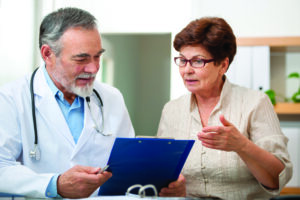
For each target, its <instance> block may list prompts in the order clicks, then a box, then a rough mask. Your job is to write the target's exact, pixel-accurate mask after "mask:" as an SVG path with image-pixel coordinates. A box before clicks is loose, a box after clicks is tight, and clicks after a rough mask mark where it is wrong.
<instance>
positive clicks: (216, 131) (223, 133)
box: [198, 115, 249, 152]
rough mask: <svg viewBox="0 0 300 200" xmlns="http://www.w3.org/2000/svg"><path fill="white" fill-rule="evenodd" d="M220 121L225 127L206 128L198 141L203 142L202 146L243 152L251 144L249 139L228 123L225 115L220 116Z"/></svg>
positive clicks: (199, 134) (199, 135)
mask: <svg viewBox="0 0 300 200" xmlns="http://www.w3.org/2000/svg"><path fill="white" fill-rule="evenodd" d="M220 121H221V123H222V124H223V126H209V127H204V128H203V129H202V132H200V133H198V139H199V140H200V141H201V142H202V145H203V146H205V147H208V148H212V149H219V150H224V151H235V152H239V151H241V150H242V148H243V147H245V146H246V145H247V143H248V142H249V140H248V138H246V137H245V136H244V135H242V134H241V133H240V132H239V131H238V130H237V128H236V127H235V126H234V125H233V124H231V123H230V122H229V121H227V120H226V119H225V117H224V115H221V116H220Z"/></svg>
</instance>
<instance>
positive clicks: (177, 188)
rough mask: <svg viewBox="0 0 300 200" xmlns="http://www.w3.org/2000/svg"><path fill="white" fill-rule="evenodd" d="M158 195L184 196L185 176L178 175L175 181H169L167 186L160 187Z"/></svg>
mask: <svg viewBox="0 0 300 200" xmlns="http://www.w3.org/2000/svg"><path fill="white" fill-rule="evenodd" d="M159 196H162V197H185V196H186V188H185V178H184V176H183V175H181V174H180V175H179V177H178V179H177V181H174V182H171V183H170V184H169V185H168V187H167V188H162V189H161V191H160V193H159Z"/></svg>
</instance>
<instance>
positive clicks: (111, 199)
mask: <svg viewBox="0 0 300 200" xmlns="http://www.w3.org/2000/svg"><path fill="white" fill-rule="evenodd" d="M46 199H48V200H50V199H51V198H30V197H1V196H0V200H46ZM134 199H141V200H150V199H157V200H213V199H212V198H189V197H186V198H184V197H170V198H167V197H157V198H155V197H153V198H151V197H147V198H135V197H130V196H105V197H90V198H85V199H82V200H134Z"/></svg>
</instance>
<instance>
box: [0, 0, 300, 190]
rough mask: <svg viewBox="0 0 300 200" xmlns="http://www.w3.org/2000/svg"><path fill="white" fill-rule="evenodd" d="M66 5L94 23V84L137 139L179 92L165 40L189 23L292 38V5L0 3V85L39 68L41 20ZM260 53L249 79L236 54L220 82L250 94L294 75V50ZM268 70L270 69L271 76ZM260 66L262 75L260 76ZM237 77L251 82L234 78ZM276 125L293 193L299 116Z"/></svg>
mask: <svg viewBox="0 0 300 200" xmlns="http://www.w3.org/2000/svg"><path fill="white" fill-rule="evenodd" d="M66 6H73V7H79V8H82V9H86V10H88V11H89V12H91V13H92V14H93V15H95V16H96V18H97V19H98V22H99V29H100V32H101V33H102V38H103V47H104V48H105V49H106V50H107V51H106V52H105V54H104V55H103V58H102V61H101V70H100V72H99V74H98V77H97V79H98V80H100V81H103V82H107V83H109V84H111V85H114V86H115V87H117V88H118V89H119V90H120V91H121V92H122V93H123V95H124V99H125V103H126V105H127V107H128V110H129V114H130V116H131V119H132V122H133V125H134V128H135V131H136V134H137V135H155V134H156V130H157V126H158V123H159V119H160V114H161V110H162V108H163V105H164V104H165V103H166V102H167V101H169V100H170V99H174V98H177V97H178V96H180V95H182V94H183V93H185V92H187V91H186V90H185V88H184V86H183V84H182V81H181V78H180V76H179V73H178V69H177V67H176V66H175V65H174V64H173V57H174V56H176V55H177V52H175V51H174V50H173V48H172V41H173V39H174V37H175V35H176V33H178V32H179V31H180V30H181V29H182V28H183V27H184V26H186V25H187V24H188V23H189V22H190V21H191V20H193V19H196V18H200V17H203V16H218V17H223V18H225V20H227V22H228V23H229V24H230V25H231V26H232V28H233V30H234V33H235V34H236V36H237V37H274V36H276V37H277V36H300V20H299V19H300V12H299V10H300V1H299V0H251V1H249V0H226V1H223V0H126V1H124V0H84V1H82V0H0V65H1V73H0V86H1V85H3V84H5V83H7V82H9V81H12V80H15V79H17V78H19V77H21V76H23V75H25V74H28V73H31V72H32V71H33V69H34V68H36V67H38V66H40V65H41V64H42V61H41V58H40V54H39V49H38V30H39V24H40V22H41V20H42V18H43V17H44V16H45V15H46V14H48V13H49V12H51V11H53V10H56V9H58V8H61V7H66ZM263 48H264V49H263V50H262V52H263V53H262V54H260V53H259V54H260V55H263V56H261V58H262V60H259V61H258V65H254V67H255V66H256V67H257V66H258V70H256V72H252V71H253V70H252V68H253V66H248V67H249V68H247V69H246V70H244V68H243V67H244V66H241V63H249V62H246V61H247V59H248V57H247V58H244V59H242V60H240V59H238V57H239V56H238V55H237V61H236V62H237V63H235V64H234V63H233V65H232V66H231V68H230V71H229V72H228V76H229V77H231V79H232V80H233V81H237V83H239V84H241V85H245V86H247V87H254V89H257V88H256V87H257V86H255V85H254V83H256V81H255V80H254V78H255V77H262V78H263V79H264V80H263V81H264V84H265V82H266V84H265V85H266V86H265V87H264V88H263V89H269V88H270V87H277V88H282V87H285V85H283V84H281V83H280V82H278V81H276V80H277V79H276V80H273V78H274V77H277V76H280V75H281V74H286V73H288V72H290V71H298V72H299V73H300V66H299V63H300V51H296V52H291V53H288V54H282V53H278V52H277V53H275V54H273V53H272V52H271V51H270V48H268V47H263ZM243 52H244V53H243ZM245 52H246V53H245ZM247 52H248V53H247ZM249 52H250V54H251V55H250V54H249ZM251 52H254V50H251V49H250V50H249V49H246V50H245V49H244V50H238V54H239V55H240V54H242V57H243V55H245V54H249V55H250V59H252V57H253V56H252V53H251ZM255 52H256V51H255ZM244 57H245V56H244ZM270 57H271V60H269V58H270ZM262 63H265V64H262ZM270 63H271V64H272V63H273V64H274V65H275V67H273V69H272V71H271V70H270ZM286 63H288V65H287V67H285V68H283V67H282V66H283V65H285V64H286ZM262 65H264V66H266V68H264V69H263V68H261V70H260V68H259V67H260V66H262ZM247 70H248V71H247ZM251 70H252V71H251ZM241 71H244V72H249V73H252V76H251V77H250V76H247V74H246V75H245V76H242V75H240V73H241ZM235 74H238V75H235ZM241 77H243V78H241ZM272 80H273V83H271V81H272ZM277 83H279V84H277ZM272 84H273V86H272ZM274 84H275V85H274ZM276 84H277V85H276ZM289 84H290V85H291V83H289ZM293 85H294V84H292V86H291V87H293ZM282 90H284V88H283V89H282ZM287 93H288V92H287ZM281 126H282V128H283V131H284V133H285V134H286V135H287V136H288V137H289V138H290V139H291V142H290V144H291V145H290V146H289V148H290V151H291V152H292V153H291V154H292V157H293V159H294V163H295V165H296V170H294V171H295V173H296V176H295V177H296V178H295V179H293V181H292V182H291V185H298V186H300V178H299V175H297V173H299V168H300V167H299V166H300V159H299V154H298V152H299V151H300V147H299V146H300V145H299V144H300V123H299V115H298V120H297V117H296V120H295V118H293V119H292V120H281ZM297 177H298V178H297Z"/></svg>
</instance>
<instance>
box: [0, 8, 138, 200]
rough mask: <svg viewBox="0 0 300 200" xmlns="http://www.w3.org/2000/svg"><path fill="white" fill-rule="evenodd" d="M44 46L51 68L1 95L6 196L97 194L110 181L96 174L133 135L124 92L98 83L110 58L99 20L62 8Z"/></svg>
mask: <svg viewBox="0 0 300 200" xmlns="http://www.w3.org/2000/svg"><path fill="white" fill-rule="evenodd" d="M39 46H40V52H41V56H42V58H43V60H44V62H45V66H42V67H40V68H38V70H37V71H36V73H35V74H34V75H28V76H26V77H24V78H21V79H19V80H17V81H15V82H12V83H9V84H7V85H5V86H3V87H2V88H1V89H0V110H1V115H0V138H1V139H0V192H4V193H13V194H20V195H26V196H31V197H41V198H42V197H59V196H61V197H65V198H83V197H88V196H90V195H92V194H97V191H98V190H97V189H98V188H99V186H101V185H102V184H103V183H104V182H105V181H107V180H108V179H109V178H110V177H111V175H112V174H111V173H109V172H104V173H101V174H100V173H98V172H99V170H100V168H102V167H104V166H105V164H106V163H107V161H108V157H109V154H110V150H111V147H112V145H113V142H114V139H115V137H133V136H134V130H133V127H132V124H131V121H130V118H129V115H128V112H127V109H126V107H125V103H124V100H123V97H122V95H121V93H120V92H119V91H118V90H117V89H116V88H113V87H111V86H108V85H106V84H103V83H98V82H95V76H96V74H97V72H98V70H99V67H100V66H99V60H100V57H101V55H102V53H103V52H104V49H103V48H102V44H101V38H100V34H99V32H98V30H97V25H96V19H95V18H94V16H92V15H91V14H89V13H88V12H86V11H83V10H80V9H77V8H64V9H59V10H58V11H55V12H53V13H51V14H49V15H48V16H46V17H45V18H44V20H43V22H42V24H41V26H40V36H39ZM31 82H32V88H30V86H31ZM93 90H94V91H93ZM31 94H32V96H33V98H32V99H31ZM32 108H33V109H32ZM33 121H36V122H35V123H36V124H35V125H34V123H33ZM34 126H36V131H35V130H34V129H35V128H34ZM35 134H36V136H35Z"/></svg>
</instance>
